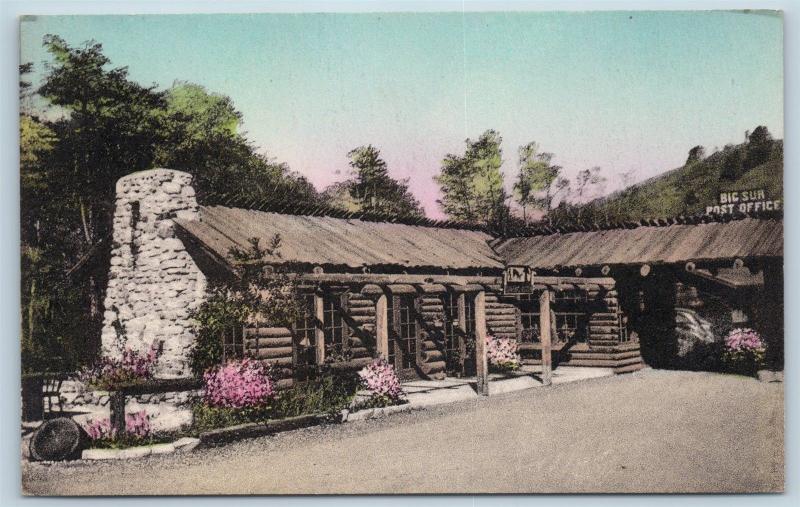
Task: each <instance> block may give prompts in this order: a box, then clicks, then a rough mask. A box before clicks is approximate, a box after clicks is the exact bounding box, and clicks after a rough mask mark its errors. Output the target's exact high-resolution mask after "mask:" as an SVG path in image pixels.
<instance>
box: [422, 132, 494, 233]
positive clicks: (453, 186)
mask: <svg viewBox="0 0 800 507" xmlns="http://www.w3.org/2000/svg"><path fill="white" fill-rule="evenodd" d="M502 141H503V139H502V137H500V134H498V133H497V132H495V131H494V130H487V131H486V132H484V133H483V134H481V136H480V137H479V138H478V139H477V140H475V141H472V140H470V139H467V140H466V141H465V142H466V149H465V151H464V154H463V155H456V154H452V153H451V154H448V155H447V156H446V157H445V158H444V160H443V161H442V167H441V171H440V173H439V174H438V175H437V176H435V177H434V181H436V183H438V184H439V187H440V190H441V193H442V199H440V200H439V201H437V202H438V203H439V205H440V206H441V208H442V211H444V212H445V213H446V214H447V215H448V216H449V217H450V218H451V219H453V220H459V221H463V222H470V223H483V224H488V223H491V222H493V221H497V220H498V219H501V218H502V217H504V216H506V215H507V214H508V206H507V204H506V199H507V196H506V192H505V189H504V188H503V174H502V173H501V172H500V167H501V166H502V164H503V151H502V149H501V147H500V144H501V143H502Z"/></svg>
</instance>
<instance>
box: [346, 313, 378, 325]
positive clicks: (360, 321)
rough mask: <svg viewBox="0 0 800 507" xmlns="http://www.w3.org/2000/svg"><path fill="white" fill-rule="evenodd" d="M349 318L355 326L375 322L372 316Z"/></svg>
mask: <svg viewBox="0 0 800 507" xmlns="http://www.w3.org/2000/svg"><path fill="white" fill-rule="evenodd" d="M350 318H351V319H353V322H355V323H357V324H370V323H373V322H375V316H374V315H351V316H350Z"/></svg>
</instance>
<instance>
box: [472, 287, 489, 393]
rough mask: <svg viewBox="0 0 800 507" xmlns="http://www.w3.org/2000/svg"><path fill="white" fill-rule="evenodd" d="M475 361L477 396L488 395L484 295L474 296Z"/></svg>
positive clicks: (481, 292) (483, 293)
mask: <svg viewBox="0 0 800 507" xmlns="http://www.w3.org/2000/svg"><path fill="white" fill-rule="evenodd" d="M475 361H476V362H477V368H476V373H477V375H476V376H477V380H478V394H480V395H482V396H488V395H489V364H488V361H487V359H486V293H485V292H484V291H480V292H478V293H477V294H476V295H475Z"/></svg>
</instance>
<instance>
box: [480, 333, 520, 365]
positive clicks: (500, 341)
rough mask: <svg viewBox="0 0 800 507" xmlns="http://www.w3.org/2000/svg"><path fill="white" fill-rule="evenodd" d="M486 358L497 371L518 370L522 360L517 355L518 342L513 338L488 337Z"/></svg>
mask: <svg viewBox="0 0 800 507" xmlns="http://www.w3.org/2000/svg"><path fill="white" fill-rule="evenodd" d="M486 356H487V358H488V359H489V365H490V366H491V367H492V369H494V370H496V371H514V370H518V369H519V367H520V364H521V363H522V359H521V358H520V356H519V354H518V353H517V340H515V339H512V338H496V337H494V336H487V337H486Z"/></svg>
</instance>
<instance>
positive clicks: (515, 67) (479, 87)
mask: <svg viewBox="0 0 800 507" xmlns="http://www.w3.org/2000/svg"><path fill="white" fill-rule="evenodd" d="M782 24H783V20H782V18H781V17H780V16H778V15H775V14H772V13H767V12H749V13H747V12H730V11H694V12H664V11H661V12H657V11H652V12H642V11H639V12H592V13H580V12H577V13H576V12H509V13H492V12H466V13H462V12H448V13H416V14H415V13H384V14H380V13H363V14H341V13H328V14H305V13H304V14H231V15H220V14H214V15H165V16H141V15H137V16H39V17H35V18H29V19H25V20H23V21H22V23H21V29H20V32H21V61H22V62H28V61H30V62H33V63H34V64H35V68H36V71H37V73H41V72H42V71H43V65H42V62H44V61H46V60H47V59H48V55H47V54H46V53H45V52H44V50H43V49H42V38H43V36H44V35H45V34H57V35H60V36H61V37H63V38H64V39H66V40H67V42H69V43H70V44H73V45H76V44H80V43H82V42H84V41H86V40H89V39H94V40H96V41H98V42H100V43H102V44H103V48H104V52H105V54H106V55H107V56H108V57H110V58H111V60H112V64H113V65H114V66H123V65H124V66H128V68H129V72H130V78H131V79H134V80H136V81H138V82H140V83H142V84H146V85H149V84H157V85H159V86H160V87H161V88H167V87H169V86H171V85H172V83H173V82H175V81H176V80H178V81H189V82H193V83H197V84H201V85H203V86H205V87H206V88H207V89H208V90H209V91H212V92H217V93H222V94H225V95H228V96H230V97H231V98H232V99H233V102H234V104H235V105H236V107H237V109H238V110H239V111H241V112H242V114H243V126H242V129H243V131H245V132H246V134H247V137H248V138H249V139H251V140H252V141H253V143H254V144H255V145H256V146H258V147H259V149H260V151H262V152H263V153H266V154H268V155H269V156H270V157H273V158H274V159H276V160H277V161H281V162H286V163H287V164H288V165H289V166H290V167H291V169H292V170H294V171H297V172H299V173H301V174H303V175H305V176H306V177H308V178H309V179H310V180H311V181H312V182H313V183H314V184H315V185H316V186H317V188H319V189H323V188H324V187H325V186H327V185H329V184H330V183H332V182H335V181H339V180H342V179H344V178H345V177H346V176H347V175H348V173H349V167H348V160H347V152H348V151H350V150H351V149H353V148H355V147H357V146H360V145H365V144H373V145H374V146H377V147H378V148H379V149H380V150H381V153H382V155H383V158H384V159H385V160H386V162H387V163H388V167H389V172H390V174H391V175H392V176H393V177H395V178H409V185H410V188H411V190H412V192H413V193H414V194H415V195H416V196H417V198H418V199H419V200H420V201H421V202H422V204H423V206H424V207H425V209H426V212H427V213H428V215H429V216H432V217H434V218H440V217H442V213H441V211H440V210H439V207H438V205H437V203H436V200H437V199H438V198H439V197H440V196H439V190H438V187H437V186H436V184H435V183H434V181H433V176H434V175H435V174H437V173H438V172H439V169H440V167H441V161H442V159H443V158H444V157H445V155H446V154H448V153H463V150H464V141H465V139H467V138H473V139H475V138H477V137H478V136H479V135H480V134H481V133H482V132H483V131H485V130H487V129H494V130H497V131H498V132H499V133H500V135H501V136H502V137H503V159H504V164H503V172H504V174H505V179H506V185H507V187H509V188H510V187H511V185H512V184H513V179H514V177H515V175H516V173H517V149H518V147H519V146H521V145H524V144H527V143H528V142H531V141H536V142H537V143H538V144H539V145H540V146H541V148H542V149H543V150H544V151H548V152H552V153H553V154H554V162H555V163H556V164H558V165H561V166H563V167H564V174H565V175H566V176H567V177H572V176H574V174H575V173H576V172H577V171H579V170H581V169H586V168H589V167H593V166H599V167H601V168H602V171H603V173H604V174H605V176H606V178H607V179H608V183H607V185H606V188H605V189H606V191H611V190H614V189H616V188H618V187H619V185H620V184H621V181H622V179H623V175H624V174H630V173H632V174H634V175H635V176H634V178H635V179H636V180H642V179H646V178H648V177H651V176H654V175H656V174H658V173H660V172H663V171H666V170H669V169H672V168H674V167H678V166H680V165H682V164H683V162H684V161H685V159H686V156H687V152H688V150H689V149H690V148H691V147H693V146H695V145H698V144H701V145H704V146H706V148H707V151H708V152H709V153H710V152H712V151H713V150H714V148H715V147H719V148H721V147H722V146H724V145H725V144H728V143H740V142H742V141H743V140H744V133H745V131H746V130H752V129H753V128H754V127H756V126H757V125H766V126H767V127H768V128H769V130H770V131H771V132H772V133H773V135H774V136H775V137H776V138H782V137H783V51H782V47H783V31H782ZM34 77H35V76H34Z"/></svg>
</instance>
